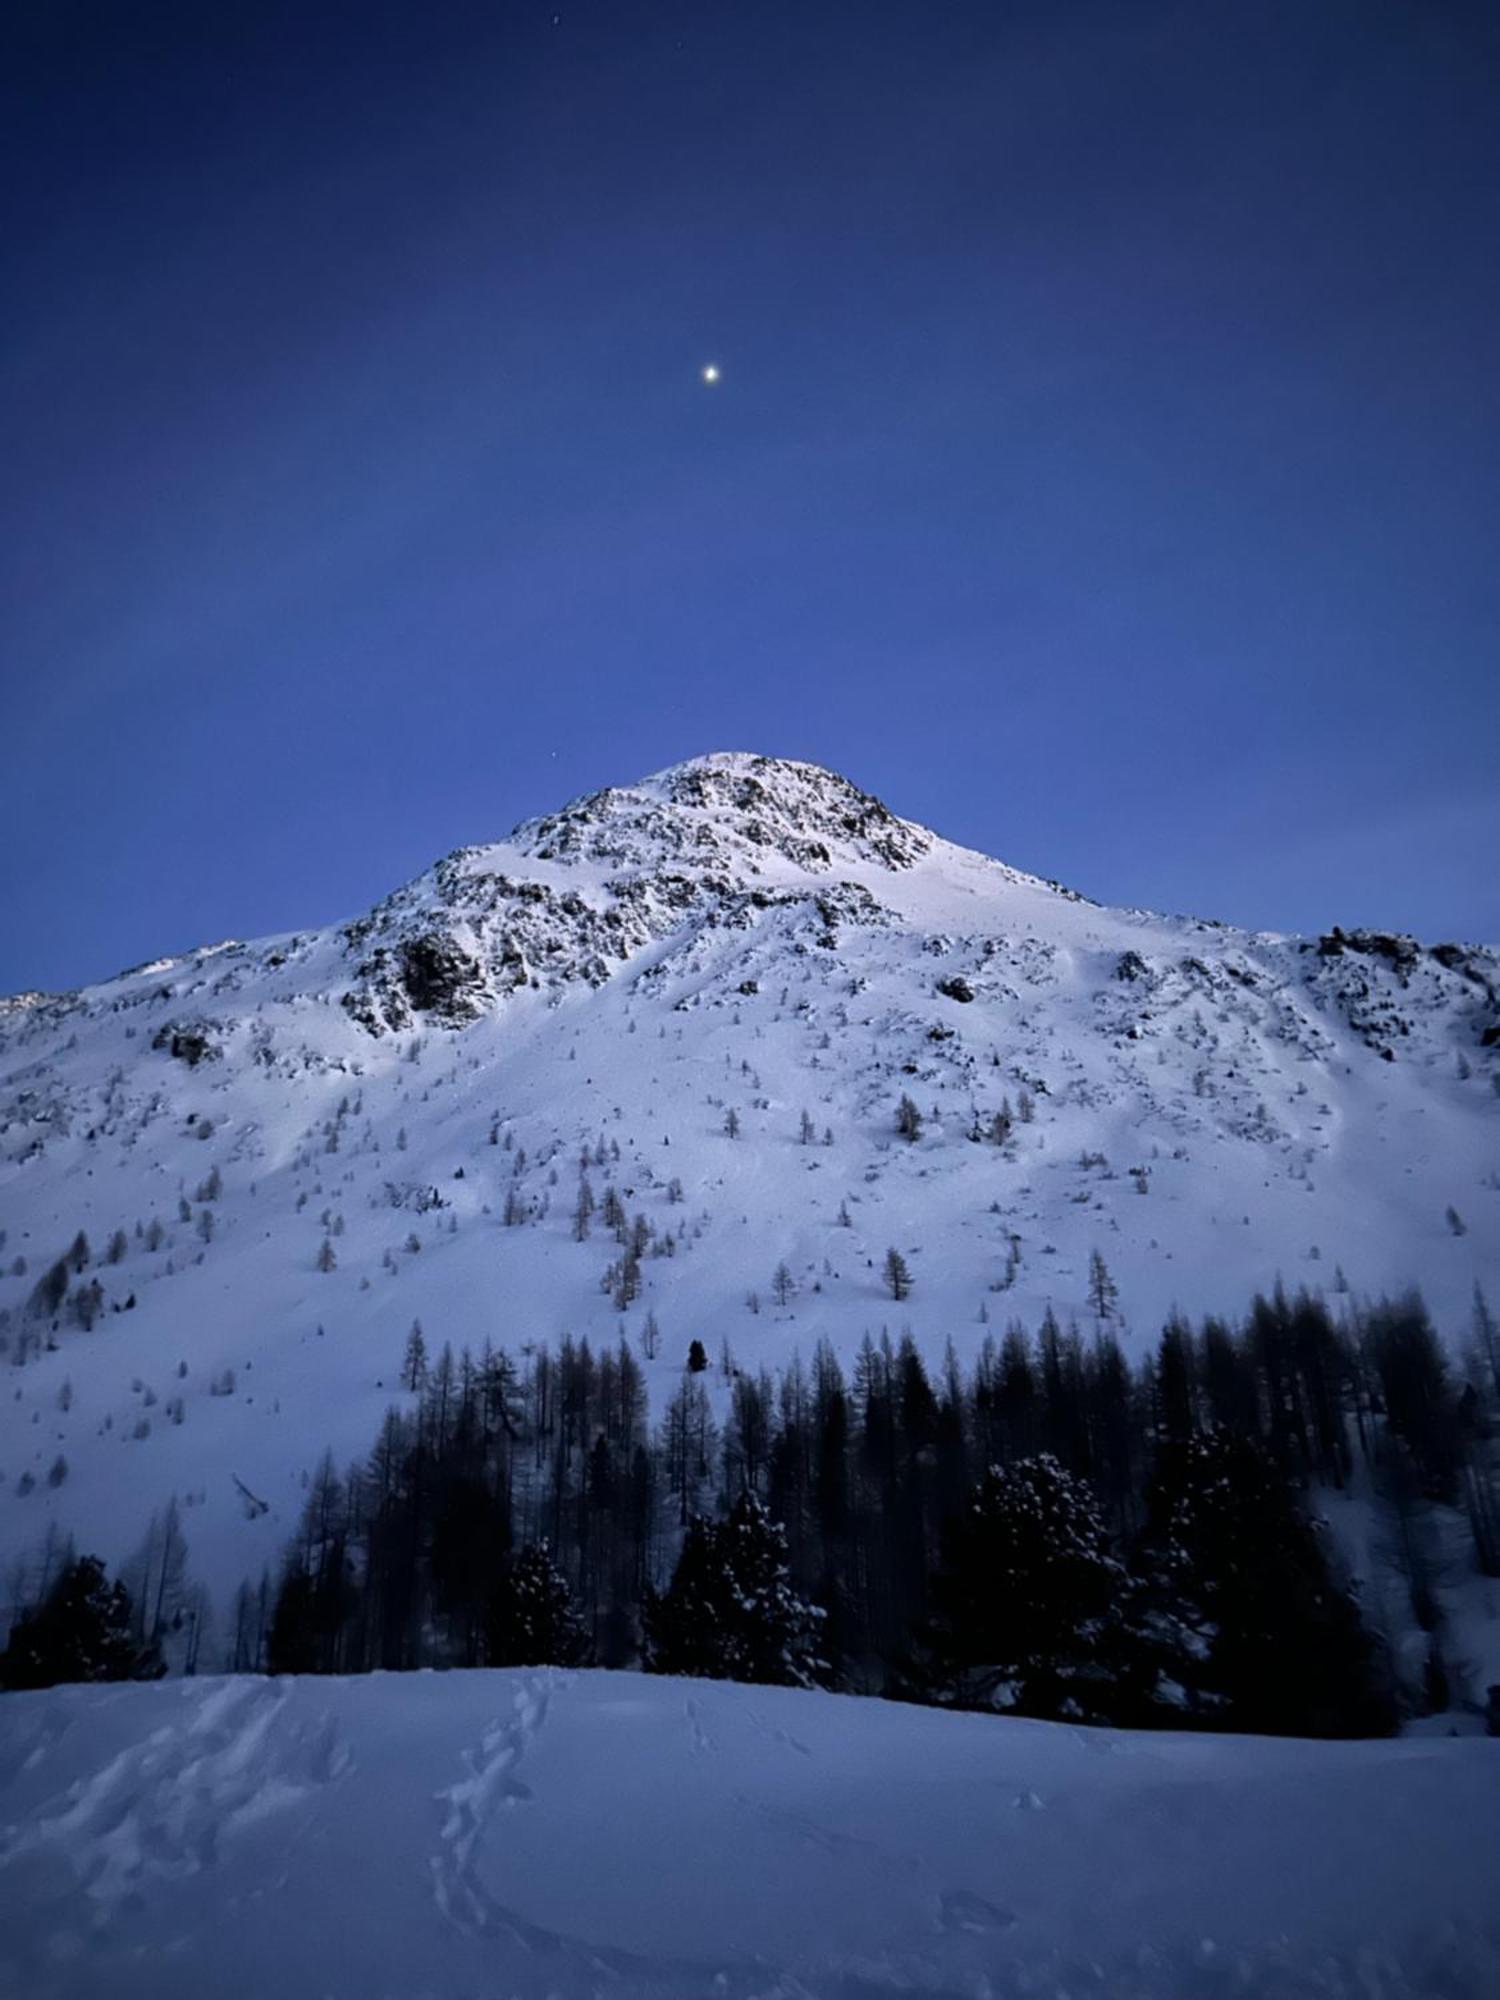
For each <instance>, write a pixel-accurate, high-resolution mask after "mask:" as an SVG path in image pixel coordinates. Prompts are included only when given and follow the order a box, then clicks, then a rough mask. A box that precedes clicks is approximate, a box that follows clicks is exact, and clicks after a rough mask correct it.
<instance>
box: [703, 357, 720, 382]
mask: <svg viewBox="0 0 1500 2000" xmlns="http://www.w3.org/2000/svg"><path fill="white" fill-rule="evenodd" d="M703 379H704V381H705V382H706V383H707V384H708V385H709V387H710V388H712V387H713V385H714V383H715V382H717V381H718V379H719V371H718V369H717V368H716V367H715V366H714V364H713V362H712V361H710V362H709V364H708V366H707V367H706V368H705V369H704V371H703Z"/></svg>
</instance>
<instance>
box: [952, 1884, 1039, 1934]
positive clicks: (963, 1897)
mask: <svg viewBox="0 0 1500 2000" xmlns="http://www.w3.org/2000/svg"><path fill="white" fill-rule="evenodd" d="M1018 1921H1019V1920H1018V1918H1017V1916H1016V1913H1015V1911H1014V1910H1002V1909H1001V1908H1000V1906H999V1905H998V1904H996V1903H987V1902H986V1901H985V1899H984V1897H983V1896H976V1895H975V1894H974V1893H973V1891H972V1890H970V1889H950V1890H949V1891H948V1892H947V1894H946V1895H943V1896H940V1897H939V1898H938V1929H939V1930H944V1931H969V1932H971V1933H972V1932H983V1931H1008V1930H1009V1929H1010V1927H1011V1925H1012V1924H1014V1923H1016V1922H1018Z"/></svg>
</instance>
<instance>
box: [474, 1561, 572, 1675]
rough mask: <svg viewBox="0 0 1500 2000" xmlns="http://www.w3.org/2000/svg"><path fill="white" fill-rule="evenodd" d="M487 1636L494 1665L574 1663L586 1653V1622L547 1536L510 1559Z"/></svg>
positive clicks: (492, 1605)
mask: <svg viewBox="0 0 1500 2000" xmlns="http://www.w3.org/2000/svg"><path fill="white" fill-rule="evenodd" d="M485 1637H486V1646H485V1656H486V1658H487V1660H488V1662H489V1664H490V1665H491V1666H492V1667H572V1666H576V1665H577V1664H578V1663H579V1661H580V1660H582V1659H583V1657H584V1654H585V1652H586V1650H587V1642H586V1640H585V1637H584V1631H583V1626H582V1625H581V1624H580V1623H579V1620H578V1615H577V1613H576V1612H575V1611H574V1609H573V1598H572V1593H571V1592H570V1591H569V1589H568V1586H567V1582H566V1580H565V1579H564V1577H563V1575H562V1572H561V1571H560V1570H559V1569H558V1567H557V1565H556V1563H554V1562H553V1560H552V1553H551V1550H550V1549H549V1548H548V1546H547V1544H546V1543H545V1542H533V1543H531V1544H530V1546H529V1547H527V1548H524V1549H522V1551H521V1553H520V1554H519V1555H518V1556H517V1557H516V1558H515V1560H514V1561H513V1562H511V1563H508V1564H507V1565H506V1567H505V1569H504V1571H503V1572H502V1574H501V1578H500V1582H499V1584H498V1585H497V1587H496V1590H495V1594H494V1597H493V1598H492V1599H491V1602H490V1614H489V1622H488V1626H487V1628H486V1634H485Z"/></svg>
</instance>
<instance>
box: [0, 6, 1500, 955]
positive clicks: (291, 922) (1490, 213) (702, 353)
mask: <svg viewBox="0 0 1500 2000" xmlns="http://www.w3.org/2000/svg"><path fill="white" fill-rule="evenodd" d="M0 37H3V41H4V44H5V46H4V47H3V49H0V169H3V174H4V186H5V188H6V190H7V194H8V197H9V199H8V204H7V206H8V210H9V214H8V218H7V222H6V225H5V228H4V229H3V231H0V299H3V301H4V305H3V308H0V425H3V429H0V519H3V532H0V741H3V744H4V762H3V769H4V777H5V782H4V785H3V787H0V882H3V884H4V896H3V922H0V990H3V991H8V990H11V989H14V988H17V987H23V986H43V987H60V986H68V985H74V984H77V983H79V982H81V981H83V980H85V979H89V978H94V977H102V976H104V975H106V974H108V973H110V972H112V971H114V970H116V969H118V968H119V967H120V966H122V965H124V964H126V963H129V962H131V961H133V960H137V959H141V958H144V957H147V956H150V955H154V954H155V953H157V952H161V951H168V950H175V949H181V948H185V947H188V946H190V945H192V944H195V943H199V942H202V941H204V940H207V939H209V938H215V937H220V936H223V935H226V934H233V935H239V936H252V935H256V934H258V933H261V932H265V931H272V930H283V929H290V928H292V927H294V926H300V925H306V924H311V923H316V922H323V921H327V920H330V919H333V918H336V917H340V916H345V915H350V914H353V913H354V912H356V911H358V910H359V909H361V908H362V907H364V906H365V905H366V904H367V903H369V902H370V901H372V900H373V899H374V898H375V897H377V896H378V895H380V894H382V893H384V892H385V891H386V890H387V889H389V888H391V887H393V886H394V885H395V884H396V883H397V882H399V881H401V880H403V879H405V878H406V877H408V876H410V875H411V874H414V873H415V872H416V871H417V870H418V869H420V868H422V867H424V866H426V865H427V864H428V863H429V862H430V861H431V860H433V859H434V858H435V857H436V856H437V855H438V854H440V853H442V852H444V851H445V850H447V849H448V848H450V847H453V846H456V845H458V844H460V843H462V842H467V841H479V840H486V839H495V838H498V837H499V836H501V835H502V834H503V833H504V832H506V831H507V830H508V829H509V827H510V825H511V824H512V823H513V822H514V821H515V820H516V819H518V818H520V817H521V816H523V815H524V814H528V813H531V812H536V811H541V810H545V809H548V808H550V807H553V806H555V805H558V804H560V803H561V802H562V801H563V799H565V798H566V797H568V796H570V795H571V794H573V793H576V792H579V791H582V790H585V789H589V788H592V787H594V786H596V785H599V784H603V783H608V782H619V781H625V780H628V779H630V778H632V777H636V776H639V775H640V774H642V773H643V772H645V771H648V770H652V769H655V768H658V767H659V766H661V765H664V764H667V763H671V762H674V761H676V760H677V759H679V758H682V757H685V756H690V755H692V754H693V753H695V752H697V751H701V750H707V749H715V748H726V749H763V750H768V751H771V752H773V753H777V754H781V755H787V756H798V757H809V758H813V759H816V760H817V761H819V762H822V763H826V764H830V765H833V766H835V767H836V768H838V769H840V770H842V771H844V772H845V773H846V774H847V775H848V776H850V777H852V778H853V779H854V780H855V781H856V782H857V783H860V784H862V785H864V786H866V787H867V788H869V789H871V790H873V791H876V792H879V793H880V794H881V795H882V796H883V797H885V798H886V799H887V801H888V802H889V803H890V804H891V805H892V806H894V807H895V809H896V810H897V811H899V812H903V813H906V814H908V815H910V816H911V817H914V818H917V819H922V820H925V821H927V822H929V823H930V824H932V825H934V826H936V827H937V828H939V829H940V830H941V831H942V832H944V833H946V834H948V835H949V836H950V837H952V838H954V839H958V840H962V841H965V842H967V843H969V844H971V845H973V846H977V847H982V848H986V849H988V850H989V851H990V852H993V853H997V854H1000V855H1001V856H1003V857H1004V858H1005V859H1007V860H1009V861H1011V862H1013V863H1015V864H1016V865H1018V866H1021V867H1027V868H1033V869H1035V870H1037V871H1038V872H1040V873H1042V874H1046V875H1055V876H1059V877H1061V878H1063V879H1064V880H1067V881H1070V882H1072V883H1074V884H1075V885H1076V886H1078V887H1079V888H1082V889H1084V890H1086V891H1087V892H1088V893H1090V894H1092V895H1094V896H1097V897H1100V898H1103V899H1105V900H1109V901H1116V902H1130V903H1143V904H1150V905H1154V906H1157V907H1161V908H1166V909H1173V910H1184V909H1186V910H1194V911H1198V912H1201V913H1204V914H1212V915H1218V916H1223V917H1225V918H1229V919H1231V920H1234V921H1239V922H1244V923H1249V924H1253V925H1264V926H1267V927H1275V928H1297V929H1313V928H1317V927H1319V926H1326V925H1328V924H1330V923H1333V922H1342V923H1344V924H1346V925H1352V924H1357V923H1385V924H1390V925H1395V926H1398V927H1404V928H1409V929H1414V930H1417V931H1418V932H1420V933H1423V934H1425V935H1427V936H1429V937H1437V936H1446V935H1455V934H1456V935H1460V936H1467V937H1471V938H1475V937H1477V938H1487V939H1492V940H1493V939H1496V938H1500V888H1497V882H1500V868H1497V866H1496V857H1497V855H1500V783H1497V777H1496V761H1497V755H1496V753H1497V749H1500V658H1497V643H1496V635H1497V632H1500V367H1497V365H1496V357H1497V342H1500V12H1497V10H1496V8H1495V7H1494V6H1493V5H1482V4H1481V5H1473V6H1466V5H1463V4H1459V0H1411V3H1410V4H1394V0H1292V4H1288V5H1278V4H1275V0H1270V3H1269V4H1267V0H1256V4H1249V0H1245V3H1244V4H1240V0H1225V4H1223V5H1216V6H1212V7H1206V6H1204V5H1202V4H1201V0H1183V4H1180V5H1172V4H1165V0H1098V4H1089V0H1037V3H1036V4H1007V0H976V3H975V4H967V3H966V0H903V4H894V0H860V4H858V5H854V4H843V5H833V4H827V3H826V0H797V4H782V0H733V4H731V0H693V4H678V3H677V0H660V3H659V4H651V5H645V4H633V0H544V4H541V5H532V4H530V0H488V4H485V5H469V4H465V0H443V4H441V5H437V6H419V5H415V4H413V5H408V6H382V5H379V4H376V0H359V4H352V5H349V6H347V7H344V8H333V7H325V6H322V5H319V4H318V0H305V3H304V4H298V5H279V4H276V0H256V4H254V5H249V4H246V5H243V6H237V5H228V4H225V5H219V4H214V5H204V4H202V0H190V4H184V5H181V6H176V7H168V6H157V5H153V4H151V0H132V4H131V5H129V6H123V7H122V6H119V5H117V4H113V0H111V4H104V0H96V4H92V5H69V4H67V0H48V4H46V5H36V6H31V7H28V8H21V7H12V8H8V9H6V10H5V25H4V28H3V30H0ZM709 361H714V362H717V363H718V364H719V365H720V367H721V368H722V370H723V379H722V381H721V382H720V383H719V384H718V386H717V387H715V388H712V389H707V388H705V387H704V386H703V385H702V383H701V380H700V377H699V370H700V369H701V367H702V366H703V364H704V363H706V362H709Z"/></svg>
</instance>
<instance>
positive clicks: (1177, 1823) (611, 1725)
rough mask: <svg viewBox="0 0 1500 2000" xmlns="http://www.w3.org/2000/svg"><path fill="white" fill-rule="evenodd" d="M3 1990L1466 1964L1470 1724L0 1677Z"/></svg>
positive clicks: (1476, 1811)
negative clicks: (1261, 1734)
mask: <svg viewBox="0 0 1500 2000" xmlns="http://www.w3.org/2000/svg"><path fill="white" fill-rule="evenodd" d="M0 1786H3V1789H0V1905H3V1907H4V1908H5V1910H6V1912H7V1919H6V1922H5V1923H4V1925H3V1926H0V1992H3V1993H5V1994H6V1995H13V1996H16V2000H20V1996H23V1995H24V1996H26V2000H104V1996H109V2000H137V1997H138V2000H179V1996H180V2000H204V1996H206V1995H210V1994H211V1995H213V1996H215V2000H251V1996H257V2000H258V1996H268V1995H274V1996H276V2000H346V1997H347V2000H469V1996H472V2000H501V1996H505V2000H582V1996H585V1995H599V1996H607V2000H627V1996H635V1995H638V1996H642V2000H645V1996H672V2000H689V1996H691V2000H708V1997H709V1996H724V2000H752V1996H757V1997H758V2000H875V1996H877V1995H882V1994H892V1993H906V1992H918V1993H925V1994H928V1995H934V1996H946V1997H947V2000H960V1996H964V1997H965V2000H994V1996H998V1995H1002V1994H1004V1995H1009V1994H1021V1993H1025V1994H1031V1995H1047V1996H1055V2000H1062V1997H1063V1996H1065V1995H1073V1996H1076V1995H1079V1994H1083V1993H1099V1994H1107V1995H1109V1996H1111V2000H1132V1997H1133V1996H1139V2000H1146V1996H1149V2000H1179V1996H1181V2000H1187V1997H1188V1996H1192V2000H1200V1996H1201V2000H1218V1996H1224V1995H1229V1994H1243V1995H1251V1996H1255V2000H1271V1996H1277V1997H1278V2000H1291V1996H1299V1997H1300V1996H1312V1995H1319V1996H1335V1995H1338V1996H1342V1995H1348V1996H1350V2000H1353V1996H1356V1995H1358V1996H1359V2000H1407V1996H1410V2000H1415V1996H1432V1995H1438V1994H1441V1995H1442V1996H1444V2000H1492V1996H1493V1995H1494V1994H1495V1993H1496V1992H1500V1902H1497V1899H1496V1896H1495V1887H1496V1882H1497V1880H1500V1743H1496V1742H1491V1741H1486V1740H1484V1739H1481V1738H1472V1737H1471V1738H1467V1739H1462V1740H1459V1739H1452V1740H1432V1739H1409V1740H1406V1741H1399V1742H1388V1743H1362V1744H1332V1743H1298V1742H1288V1741H1267V1740H1260V1739H1254V1738H1248V1737H1218V1738H1216V1737H1210V1736H1201V1735H1200V1736H1166V1735H1162V1736H1158V1735H1135V1736H1131V1735H1124V1734H1117V1733H1111V1732H1106V1731H1097V1730H1085V1729H1073V1728H1069V1727H1066V1726H1063V1725H1060V1724H1053V1723H1027V1722H1017V1721H1010V1720H999V1719H994V1718H989V1717H980V1716H964V1715H946V1714H939V1713H936V1712H934V1711H931V1710H924V1709H913V1708H903V1707H898V1706H895V1705H893V1704H887V1703H884V1702H877V1701H861V1700H857V1699H854V1698H851V1697H846V1696H837V1695H819V1694H805V1693H801V1692H794V1691H791V1690H787V1689H779V1688H747V1687H735V1686H730V1685H726V1684H724V1683H717V1682H690V1681H671V1680H652V1679H648V1678H646V1677H643V1676H640V1675H635V1674H603V1673H583V1674H573V1675H568V1674H561V1673H555V1672H537V1673H516V1672H512V1673H498V1672H490V1673H471V1674H445V1675H438V1674H415V1675H404V1676H386V1675H374V1676H371V1677H369V1678H366V1679H362V1680H354V1681H328V1680H301V1681H287V1680H283V1681H267V1680H218V1681H188V1682H181V1681H177V1682H164V1683H159V1684H157V1685H154V1686H148V1687H124V1688H119V1687H116V1688H109V1689H101V1688H63V1689H57V1690H54V1691H52V1692H49V1693H46V1694H40V1695H11V1696H7V1697H5V1699H4V1700H3V1701H0Z"/></svg>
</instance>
